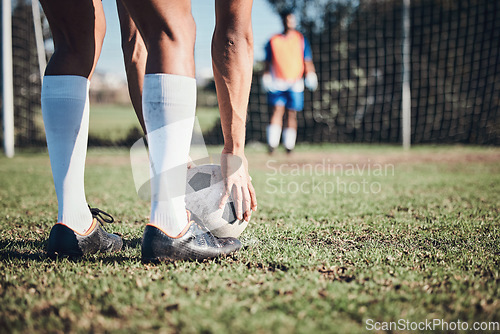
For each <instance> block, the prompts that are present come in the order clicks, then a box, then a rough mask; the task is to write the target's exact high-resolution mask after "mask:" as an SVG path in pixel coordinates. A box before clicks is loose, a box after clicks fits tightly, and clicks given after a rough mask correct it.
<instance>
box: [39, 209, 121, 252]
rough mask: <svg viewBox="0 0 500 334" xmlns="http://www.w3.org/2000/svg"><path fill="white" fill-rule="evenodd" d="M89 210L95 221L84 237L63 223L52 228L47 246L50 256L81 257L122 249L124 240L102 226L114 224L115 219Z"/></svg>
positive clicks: (100, 212)
mask: <svg viewBox="0 0 500 334" xmlns="http://www.w3.org/2000/svg"><path fill="white" fill-rule="evenodd" d="M89 209H90V212H91V213H92V216H93V217H94V219H93V220H92V225H91V227H90V229H89V231H88V232H87V233H85V234H84V235H82V234H79V233H77V232H75V231H73V230H72V229H71V228H69V227H68V226H66V225H64V224H62V223H57V224H55V225H54V226H53V227H52V230H51V231H50V235H49V240H48V244H47V253H48V255H49V256H70V257H79V256H82V255H84V254H93V253H97V252H116V251H119V250H120V249H121V248H122V246H123V241H122V238H120V236H118V235H116V234H111V233H108V232H106V231H105V230H104V228H103V227H102V226H101V225H103V224H104V223H112V222H113V221H114V219H113V217H111V215H109V214H108V213H106V212H104V211H101V210H99V209H97V208H91V207H90V206H89ZM104 216H106V217H107V218H106V217H104Z"/></svg>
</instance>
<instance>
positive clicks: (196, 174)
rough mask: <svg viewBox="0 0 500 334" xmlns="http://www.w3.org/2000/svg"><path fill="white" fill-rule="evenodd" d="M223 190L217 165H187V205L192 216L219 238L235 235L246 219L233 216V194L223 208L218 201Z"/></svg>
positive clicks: (239, 232) (234, 212) (239, 231)
mask: <svg viewBox="0 0 500 334" xmlns="http://www.w3.org/2000/svg"><path fill="white" fill-rule="evenodd" d="M223 191H224V183H223V182H222V173H221V167H220V165H200V166H196V167H193V168H189V169H188V171H187V182H186V208H187V209H188V210H189V211H190V212H191V214H192V219H194V220H195V221H196V222H200V223H202V224H203V225H204V226H205V227H206V228H207V229H209V230H210V231H211V232H212V234H213V235H215V236H216V237H219V238H225V237H233V238H237V237H239V235H240V234H241V233H242V232H243V231H244V230H245V228H246V227H247V225H248V222H247V221H245V220H238V219H237V218H236V208H235V206H234V204H233V200H232V197H231V196H230V197H229V199H228V200H227V203H226V205H225V206H224V208H223V209H219V202H220V199H221V197H222V193H223Z"/></svg>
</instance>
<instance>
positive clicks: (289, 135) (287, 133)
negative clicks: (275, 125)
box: [283, 128, 297, 151]
mask: <svg viewBox="0 0 500 334" xmlns="http://www.w3.org/2000/svg"><path fill="white" fill-rule="evenodd" d="M296 139H297V130H295V129H294V128H285V129H283V146H285V148H286V149H287V150H289V151H291V150H293V149H294V148H295V141H296Z"/></svg>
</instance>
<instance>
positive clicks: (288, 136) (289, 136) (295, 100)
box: [283, 90, 304, 153]
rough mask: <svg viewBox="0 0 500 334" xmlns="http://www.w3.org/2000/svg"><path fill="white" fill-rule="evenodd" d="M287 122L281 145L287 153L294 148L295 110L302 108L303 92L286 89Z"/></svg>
mask: <svg viewBox="0 0 500 334" xmlns="http://www.w3.org/2000/svg"><path fill="white" fill-rule="evenodd" d="M285 107H286V109H287V121H286V122H287V123H286V127H285V128H284V129H283V146H285V149H286V151H287V152H288V153H291V152H292V150H293V149H294V148H295V142H296V140H297V111H302V110H303V109H304V92H295V91H293V90H289V91H287V102H286V104H285Z"/></svg>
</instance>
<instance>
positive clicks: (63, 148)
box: [41, 75, 92, 234]
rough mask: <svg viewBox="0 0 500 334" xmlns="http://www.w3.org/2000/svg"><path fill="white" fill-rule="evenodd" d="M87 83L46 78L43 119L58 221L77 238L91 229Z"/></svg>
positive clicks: (69, 77) (64, 77)
mask: <svg viewBox="0 0 500 334" xmlns="http://www.w3.org/2000/svg"><path fill="white" fill-rule="evenodd" d="M88 93H89V81H88V80H87V78H84V77H81V76H74V75H50V76H45V77H44V80H43V86H42V95H41V102H42V115H43V122H44V124H45V134H46V137H47V147H48V149H49V156H50V165H51V166H52V176H53V178H54V185H55V188H56V194H57V202H58V206H59V213H58V217H57V221H58V222H59V223H63V224H65V225H67V226H68V227H70V228H71V229H73V230H74V231H76V232H77V233H80V234H85V233H86V232H87V230H88V228H89V227H90V226H91V225H92V214H91V213H90V210H89V208H88V206H87V201H86V199H85V189H84V170H85V158H86V155H87V139H88V131H89V103H88V101H89V100H88Z"/></svg>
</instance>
